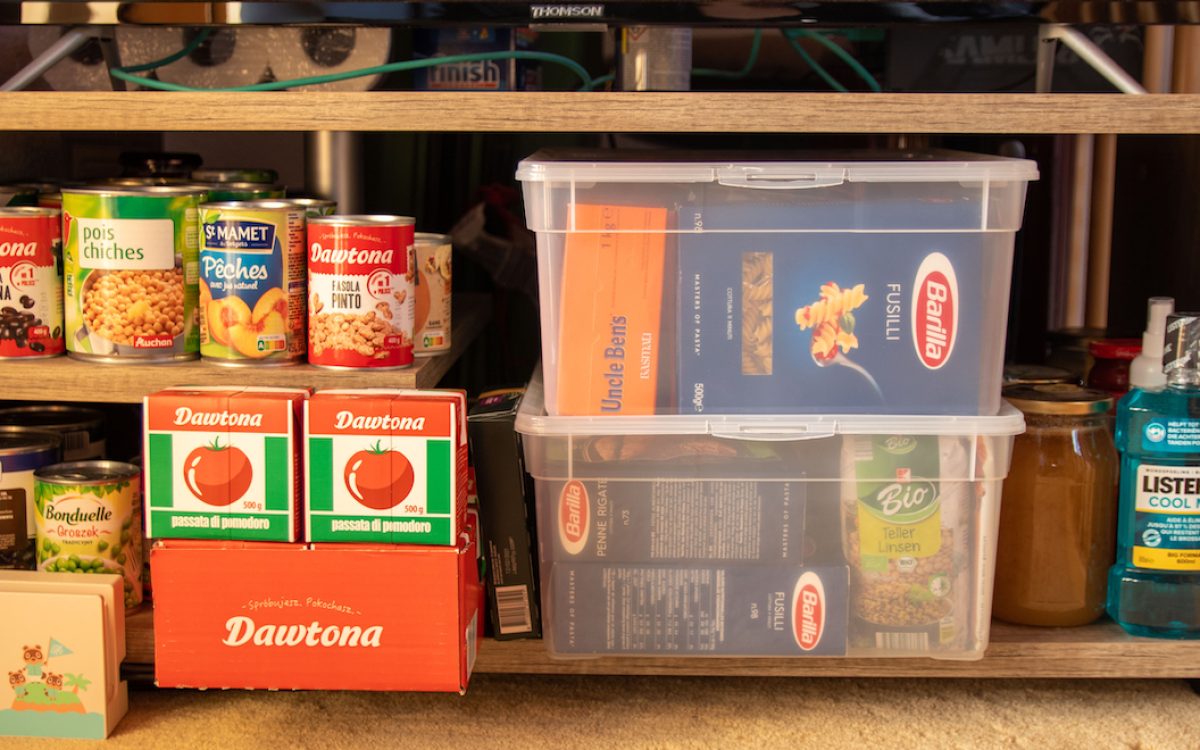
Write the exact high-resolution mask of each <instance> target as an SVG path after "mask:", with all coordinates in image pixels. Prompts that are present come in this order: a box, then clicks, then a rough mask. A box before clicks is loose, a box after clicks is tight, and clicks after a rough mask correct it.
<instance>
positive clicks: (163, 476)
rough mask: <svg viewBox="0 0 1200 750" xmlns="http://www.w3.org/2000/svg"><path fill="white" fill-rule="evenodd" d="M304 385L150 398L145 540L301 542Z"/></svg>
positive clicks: (175, 391) (179, 391) (174, 391)
mask: <svg viewBox="0 0 1200 750" xmlns="http://www.w3.org/2000/svg"><path fill="white" fill-rule="evenodd" d="M308 393H309V391H308V390H307V389H304V388H253V387H236V386H235V387H228V388H222V387H196V388H171V389H168V390H165V391H160V392H158V393H155V394H152V395H150V396H147V397H146V402H145V407H146V408H145V412H146V413H145V422H146V425H145V429H146V439H145V452H146V536H147V537H150V538H159V539H162V538H176V539H233V540H243V541H276V542H291V541H296V540H297V539H298V538H299V536H300V534H299V519H300V501H301V498H300V483H301V471H300V465H299V457H300V450H301V449H300V434H301V433H300V417H301V403H302V402H303V401H304V400H305V397H306V396H307V395H308Z"/></svg>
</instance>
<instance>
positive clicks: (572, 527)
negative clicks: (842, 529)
mask: <svg viewBox="0 0 1200 750" xmlns="http://www.w3.org/2000/svg"><path fill="white" fill-rule="evenodd" d="M591 515H592V514H591V511H590V508H589V506H588V495H587V488H586V487H584V486H583V483H582V482H580V481H578V480H575V479H572V480H571V481H569V482H567V484H566V486H565V487H563V488H562V493H561V494H560V495H559V499H558V537H559V539H560V540H561V541H562V546H563V549H565V550H566V551H567V554H571V555H578V554H579V553H580V552H582V551H583V547H584V545H585V544H587V538H588V531H589V530H590V526H591Z"/></svg>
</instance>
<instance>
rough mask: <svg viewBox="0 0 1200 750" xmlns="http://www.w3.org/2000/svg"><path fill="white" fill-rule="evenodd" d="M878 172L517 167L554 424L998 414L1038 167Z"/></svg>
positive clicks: (892, 164) (664, 164)
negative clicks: (572, 418) (533, 255)
mask: <svg viewBox="0 0 1200 750" xmlns="http://www.w3.org/2000/svg"><path fill="white" fill-rule="evenodd" d="M868 157H869V158H868ZM868 157H861V158H860V157H853V156H852V157H848V158H845V159H841V160H820V161H811V160H810V161H803V160H791V161H785V160H771V159H769V158H764V157H762V156H761V155H759V156H751V157H747V156H746V155H745V154H743V155H740V156H732V157H729V158H725V157H723V156H712V155H697V154H688V153H680V154H672V153H670V152H663V151H648V152H620V151H549V150H548V151H542V152H539V153H537V154H535V155H533V156H531V157H529V158H528V159H525V160H524V161H522V162H521V164H520V166H519V168H518V170H517V177H518V178H519V179H520V180H521V181H522V183H523V186H524V194H525V211H526V218H527V223H528V226H529V227H530V229H532V230H533V231H534V232H536V233H537V246H538V276H539V287H540V291H541V315H542V350H543V358H544V363H545V368H546V370H545V372H546V396H547V402H546V405H547V408H548V410H549V413H551V414H555V415H576V416H579V415H645V414H700V413H704V414H714V413H716V414H730V413H747V414H753V413H759V414H766V413H775V412H792V413H820V412H838V413H875V414H878V413H890V414H995V413H996V412H997V410H998V409H999V408H1000V385H1001V375H1002V366H1003V346H1001V345H1000V344H1001V343H1002V342H1003V341H1004V335H1005V325H1006V320H1007V312H1008V289H1009V278H1010V276H1011V266H1012V252H1013V235H1014V233H1015V232H1016V231H1017V230H1018V229H1019V228H1020V226H1021V216H1022V211H1023V207H1024V204H1025V188H1026V185H1027V183H1028V182H1029V181H1030V180H1034V179H1036V178H1037V169H1036V165H1035V164H1034V163H1033V162H1031V161H1025V160H1019V159H1003V158H998V157H989V156H980V155H974V154H956V153H938V152H935V153H924V154H898V155H887V154H885V155H884V156H883V157H880V155H879V154H871V155H868Z"/></svg>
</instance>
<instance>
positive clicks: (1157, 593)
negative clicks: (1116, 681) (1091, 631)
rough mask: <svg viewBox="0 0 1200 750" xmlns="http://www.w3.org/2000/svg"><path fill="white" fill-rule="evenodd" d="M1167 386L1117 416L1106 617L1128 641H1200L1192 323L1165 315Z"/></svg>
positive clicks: (1133, 395) (1198, 357)
mask: <svg viewBox="0 0 1200 750" xmlns="http://www.w3.org/2000/svg"><path fill="white" fill-rule="evenodd" d="M1165 339H1166V344H1165V347H1164V349H1163V368H1164V370H1165V372H1166V375H1167V385H1166V386H1165V387H1163V388H1161V389H1156V390H1141V389H1134V390H1132V391H1130V392H1129V394H1128V395H1127V396H1126V397H1125V398H1123V399H1121V403H1120V404H1119V405H1118V407H1117V434H1116V438H1117V449H1118V450H1119V451H1120V452H1121V509H1120V514H1121V515H1120V522H1119V524H1118V529H1117V563H1116V565H1114V566H1113V567H1112V570H1111V571H1110V573H1109V576H1108V613H1109V615H1111V616H1112V618H1113V619H1114V620H1116V621H1117V622H1118V623H1120V625H1121V627H1123V628H1125V630H1127V631H1129V632H1130V633H1132V634H1134V635H1144V636H1154V637H1157V638H1200V313H1181V314H1176V315H1171V316H1170V317H1169V318H1168V321H1167V332H1166V336H1165Z"/></svg>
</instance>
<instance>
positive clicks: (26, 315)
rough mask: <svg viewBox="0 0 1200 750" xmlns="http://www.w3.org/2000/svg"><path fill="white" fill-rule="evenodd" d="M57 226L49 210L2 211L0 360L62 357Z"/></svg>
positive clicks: (54, 213)
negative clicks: (58, 355) (59, 355)
mask: <svg viewBox="0 0 1200 750" xmlns="http://www.w3.org/2000/svg"><path fill="white" fill-rule="evenodd" d="M60 232H61V224H60V219H59V212H58V210H57V209H53V208H33V207H22V208H0V359H14V358H21V359H23V358H26V357H53V356H55V355H57V354H62V353H63V335H62V333H63V319H62V306H63V291H62V289H63V274H62V243H61V241H60V239H59V238H60Z"/></svg>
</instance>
